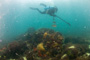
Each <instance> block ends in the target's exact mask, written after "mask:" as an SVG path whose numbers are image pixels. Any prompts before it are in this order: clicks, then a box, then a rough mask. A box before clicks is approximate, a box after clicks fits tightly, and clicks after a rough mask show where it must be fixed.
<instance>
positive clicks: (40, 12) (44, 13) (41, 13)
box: [37, 9, 46, 14]
mask: <svg viewBox="0 0 90 60" xmlns="http://www.w3.org/2000/svg"><path fill="white" fill-rule="evenodd" d="M37 11H38V12H40V13H41V14H45V13H46V12H45V11H43V12H42V11H40V10H39V9H37Z"/></svg>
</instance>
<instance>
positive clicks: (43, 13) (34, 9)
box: [30, 7, 45, 14]
mask: <svg viewBox="0 0 90 60" xmlns="http://www.w3.org/2000/svg"><path fill="white" fill-rule="evenodd" d="M30 9H32V10H37V11H38V12H40V13H41V14H45V11H44V12H42V11H40V10H39V9H38V8H33V7H30Z"/></svg>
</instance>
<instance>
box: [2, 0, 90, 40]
mask: <svg viewBox="0 0 90 60" xmlns="http://www.w3.org/2000/svg"><path fill="white" fill-rule="evenodd" d="M40 3H44V4H46V5H48V6H52V5H55V6H57V8H58V12H57V13H56V15H58V16H60V17H61V18H63V19H64V20H66V21H67V22H69V23H70V24H71V26H68V25H67V24H66V23H64V22H63V21H61V20H60V19H58V18H55V21H56V27H52V24H53V23H52V22H53V17H52V16H49V15H47V14H40V13H39V12H38V11H34V10H30V9H29V7H37V8H39V9H40V10H42V11H43V10H44V9H43V8H44V7H43V6H40V5H39V4H40ZM30 27H33V28H35V29H40V28H51V29H54V30H55V31H59V32H61V33H62V34H63V35H64V36H84V37H90V0H33V1H32V0H0V40H6V41H8V40H9V41H10V40H13V39H14V38H15V37H17V36H18V35H20V34H23V33H24V32H26V31H27V30H28V28H30Z"/></svg>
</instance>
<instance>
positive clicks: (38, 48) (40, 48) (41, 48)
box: [37, 43, 45, 51]
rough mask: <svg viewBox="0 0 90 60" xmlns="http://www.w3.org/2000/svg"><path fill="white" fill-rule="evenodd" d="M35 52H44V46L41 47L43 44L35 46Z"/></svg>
mask: <svg viewBox="0 0 90 60" xmlns="http://www.w3.org/2000/svg"><path fill="white" fill-rule="evenodd" d="M37 50H38V51H45V48H44V46H43V43H39V44H38V45H37Z"/></svg>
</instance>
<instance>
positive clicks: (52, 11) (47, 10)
mask: <svg viewBox="0 0 90 60" xmlns="http://www.w3.org/2000/svg"><path fill="white" fill-rule="evenodd" d="M40 5H41V6H44V7H45V8H44V11H40V10H39V9H38V8H33V7H30V9H32V10H37V11H38V12H39V13H41V14H48V15H50V16H53V19H54V17H57V18H59V19H60V20H62V21H64V22H65V23H67V24H68V25H69V26H71V24H70V23H68V22H66V21H65V20H63V19H62V18H61V17H59V16H57V15H55V13H56V12H57V11H58V9H57V7H56V6H55V7H50V6H49V7H48V6H46V5H45V4H43V3H41V4H40Z"/></svg>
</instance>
